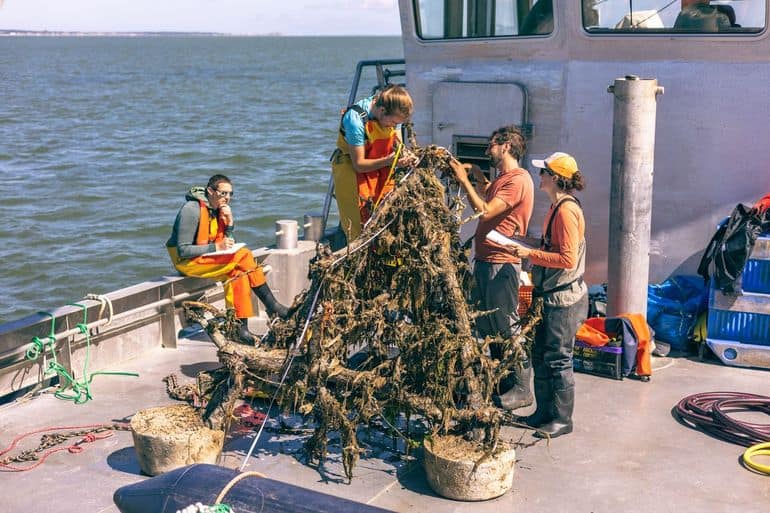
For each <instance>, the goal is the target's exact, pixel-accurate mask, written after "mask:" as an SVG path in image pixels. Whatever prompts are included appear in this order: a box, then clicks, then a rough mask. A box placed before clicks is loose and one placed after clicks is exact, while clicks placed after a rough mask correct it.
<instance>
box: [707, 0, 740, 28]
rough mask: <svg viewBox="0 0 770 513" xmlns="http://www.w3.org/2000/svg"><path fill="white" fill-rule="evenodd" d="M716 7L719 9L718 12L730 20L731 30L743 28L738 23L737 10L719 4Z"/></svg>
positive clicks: (730, 6)
mask: <svg viewBox="0 0 770 513" xmlns="http://www.w3.org/2000/svg"><path fill="white" fill-rule="evenodd" d="M714 7H716V8H717V11H719V12H721V13H722V14H724V15H725V16H727V19H728V20H730V28H741V26H740V25H739V24H738V23H736V20H735V9H733V6H732V5H727V4H718V5H715V6H714Z"/></svg>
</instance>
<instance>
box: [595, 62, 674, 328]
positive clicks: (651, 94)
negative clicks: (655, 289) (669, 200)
mask: <svg viewBox="0 0 770 513" xmlns="http://www.w3.org/2000/svg"><path fill="white" fill-rule="evenodd" d="M607 92H609V93H612V94H613V96H614V98H615V101H614V108H613V123H612V175H611V182H610V223H609V251H608V254H607V316H609V317H613V316H616V315H618V314H620V313H625V312H629V313H641V314H642V315H645V316H646V315H647V284H648V283H647V282H648V280H649V275H650V228H651V220H652V174H653V164H654V157H655V114H656V107H657V97H658V95H659V94H663V88H662V87H659V86H658V81H657V80H656V79H652V78H643V79H640V78H639V77H637V76H634V75H628V76H626V77H625V78H618V79H616V80H615V82H614V84H613V85H610V86H609V87H608V88H607Z"/></svg>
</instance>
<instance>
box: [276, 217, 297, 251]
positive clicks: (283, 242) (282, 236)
mask: <svg viewBox="0 0 770 513" xmlns="http://www.w3.org/2000/svg"><path fill="white" fill-rule="evenodd" d="M275 245H276V246H278V249H294V248H296V247H297V221H294V220H292V219H280V220H278V221H276V222H275Z"/></svg>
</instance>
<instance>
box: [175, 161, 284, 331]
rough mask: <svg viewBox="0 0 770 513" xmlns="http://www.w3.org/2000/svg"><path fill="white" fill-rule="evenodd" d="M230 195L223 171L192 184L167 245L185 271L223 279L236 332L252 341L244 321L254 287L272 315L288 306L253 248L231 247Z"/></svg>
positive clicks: (177, 265)
mask: <svg viewBox="0 0 770 513" xmlns="http://www.w3.org/2000/svg"><path fill="white" fill-rule="evenodd" d="M232 199H233V183H232V182H231V181H230V179H229V178H228V177H226V176H225V175H219V174H217V175H214V176H212V177H211V178H209V182H208V184H207V185H206V187H193V188H191V189H190V190H189V191H188V192H187V194H186V195H185V203H184V205H182V208H181V209H179V213H178V214H177V216H176V220H175V221H174V228H173V230H172V231H171V237H169V239H168V241H167V242H166V249H167V250H168V254H169V256H170V257H171V262H172V263H173V264H174V267H175V268H176V269H177V270H178V271H179V272H180V273H182V274H184V275H185V276H194V277H196V278H210V279H213V280H221V281H223V282H224V290H225V303H226V305H227V307H228V308H233V309H235V315H236V317H238V319H240V320H241V325H240V328H239V329H240V332H239V334H240V337H241V339H243V340H244V341H245V342H250V343H254V342H255V341H256V339H255V338H254V335H253V334H252V333H251V332H250V331H249V328H248V325H247V322H246V321H247V319H248V318H249V317H252V316H253V315H254V310H253V306H252V302H251V292H252V291H253V292H254V293H255V294H256V295H257V297H258V298H259V299H260V301H262V304H263V305H265V310H266V311H267V313H268V315H270V316H273V315H277V316H278V317H280V318H282V319H286V318H287V317H288V316H289V309H288V308H287V307H286V306H284V305H282V304H280V303H279V302H278V301H277V300H276V299H275V297H274V296H273V293H272V291H271V290H270V287H268V285H267V282H266V280H265V274H264V272H263V271H262V267H261V266H260V265H259V264H258V263H257V262H256V261H255V260H254V256H253V255H252V253H251V250H249V249H248V248H247V247H246V246H242V247H240V248H239V249H237V250H236V251H233V249H234V246H233V245H234V244H235V239H234V237H233V229H234V226H235V220H234V218H233V212H232V209H231V208H230V201H232Z"/></svg>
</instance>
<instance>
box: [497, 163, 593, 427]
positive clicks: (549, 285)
mask: <svg viewBox="0 0 770 513" xmlns="http://www.w3.org/2000/svg"><path fill="white" fill-rule="evenodd" d="M532 165H533V167H536V168H540V189H541V190H542V191H543V192H545V193H546V194H547V195H548V197H549V198H550V200H551V208H550V210H549V211H548V214H547V215H546V218H545V220H544V222H543V233H544V235H543V238H542V240H541V243H540V249H533V250H530V249H527V248H525V247H523V246H520V245H518V244H511V245H508V247H509V248H510V249H511V251H512V252H513V253H514V254H515V255H517V256H519V257H521V258H526V259H528V260H529V261H530V262H531V263H532V264H533V268H532V281H533V284H534V286H535V289H534V291H533V294H534V295H535V296H536V297H541V298H543V320H542V322H541V323H540V324H539V325H538V327H537V328H536V331H535V343H534V345H533V347H532V366H533V369H534V371H535V381H534V388H535V400H536V402H537V409H536V410H535V413H534V414H532V415H530V416H528V417H524V418H522V419H520V421H521V422H524V423H525V424H527V425H529V426H532V427H535V428H538V430H539V431H538V432H536V433H535V436H540V437H543V436H545V435H544V434H543V433H545V434H547V435H548V436H550V437H551V438H554V437H557V436H561V435H564V434H567V433H570V432H571V431H572V412H573V410H574V406H575V378H574V375H573V372H572V351H573V347H574V345H575V333H576V332H577V329H578V327H579V326H580V324H581V323H582V322H583V321H584V320H585V318H586V314H587V312H588V288H587V287H586V284H585V283H584V282H583V272H584V269H585V254H586V241H585V218H584V217H583V209H582V208H581V207H580V202H579V201H578V200H577V199H576V198H575V197H574V196H573V195H572V193H573V192H574V191H581V190H583V188H584V187H585V182H584V179H583V175H582V174H581V173H580V171H579V170H578V166H577V162H575V159H574V158H573V157H572V156H570V155H568V154H566V153H561V152H557V153H554V154H552V155H551V156H550V157H548V158H547V159H545V160H533V161H532Z"/></svg>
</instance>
